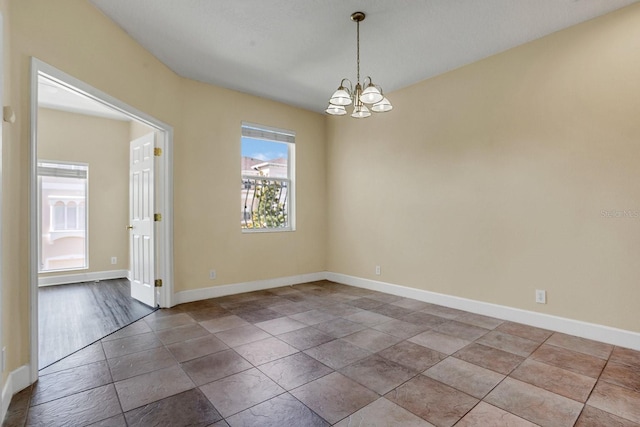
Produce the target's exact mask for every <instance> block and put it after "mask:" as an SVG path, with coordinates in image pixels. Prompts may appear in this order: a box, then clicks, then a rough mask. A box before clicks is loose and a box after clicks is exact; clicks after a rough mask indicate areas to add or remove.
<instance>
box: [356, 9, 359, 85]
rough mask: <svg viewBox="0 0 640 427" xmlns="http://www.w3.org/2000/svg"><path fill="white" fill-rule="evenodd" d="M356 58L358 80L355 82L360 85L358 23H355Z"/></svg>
mask: <svg viewBox="0 0 640 427" xmlns="http://www.w3.org/2000/svg"><path fill="white" fill-rule="evenodd" d="M356 46H357V47H356V57H357V61H356V65H357V67H356V68H357V70H358V80H357V82H358V83H360V21H356Z"/></svg>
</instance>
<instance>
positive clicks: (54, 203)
mask: <svg viewBox="0 0 640 427" xmlns="http://www.w3.org/2000/svg"><path fill="white" fill-rule="evenodd" d="M31 65H32V67H31V69H32V72H31V94H32V97H31V206H32V208H31V214H30V223H31V227H30V231H31V232H30V236H31V237H30V240H31V251H30V274H31V301H32V304H31V319H32V323H31V345H32V350H31V379H32V381H35V380H36V379H37V376H38V368H39V367H40V368H41V367H43V365H42V363H40V360H39V359H40V357H39V354H38V350H39V348H40V341H41V334H40V332H41V331H40V328H39V310H38V307H39V301H40V300H39V294H40V295H42V294H41V292H39V290H41V288H40V286H39V285H43V284H45V285H47V284H49V285H52V284H60V283H84V284H85V285H86V286H84V287H82V289H84V290H86V289H90V288H91V286H90V285H94V286H93V288H94V290H95V289H100V290H101V291H104V290H105V289H109V287H110V288H111V289H112V292H107V295H115V296H117V295H119V294H122V293H123V292H122V289H123V286H124V285H125V283H124V282H127V283H126V285H127V286H130V282H129V281H128V280H125V281H124V282H123V281H122V280H119V279H122V277H123V276H126V277H127V278H131V271H132V270H135V268H134V267H135V265H133V264H131V262H132V261H131V260H130V256H129V253H131V251H130V249H129V245H130V241H129V237H128V232H127V230H126V228H128V227H125V223H126V224H129V223H130V221H131V219H130V218H127V215H126V214H123V215H124V216H118V215H119V214H117V215H116V214H114V213H113V212H112V209H115V210H116V211H117V212H120V214H122V210H123V206H124V207H126V212H127V213H128V211H129V208H128V205H129V196H128V195H126V196H125V195H124V194H122V192H127V193H131V191H130V187H129V179H130V176H129V175H130V170H129V169H127V168H126V167H127V165H128V164H129V160H128V157H129V155H128V152H129V141H130V140H131V139H133V137H131V138H129V140H127V141H125V143H126V148H125V151H124V152H122V147H120V149H119V152H120V160H122V159H123V158H125V164H124V165H122V161H119V162H117V163H118V164H119V165H120V166H119V167H120V168H122V167H124V168H125V170H123V171H120V170H115V168H114V170H113V171H108V172H112V173H111V174H110V175H107V174H105V173H102V175H100V173H98V170H97V169H99V168H98V167H97V166H92V165H91V164H85V165H83V164H82V162H78V161H77V160H78V158H74V149H73V147H72V148H71V149H70V150H68V152H69V153H70V154H68V158H65V159H63V160H66V162H60V161H59V160H60V159H52V158H51V156H52V154H48V155H43V153H45V152H46V150H45V149H41V148H43V147H41V146H40V145H41V138H40V136H39V131H41V130H42V129H41V127H40V126H39V122H40V121H41V122H42V123H41V124H42V125H44V123H45V121H48V123H49V124H51V123H52V118H51V117H50V116H53V118H54V119H53V123H55V121H56V120H59V121H60V122H61V123H62V124H56V125H57V127H58V128H60V127H62V128H64V124H63V123H64V120H67V119H69V116H70V115H73V114H77V113H83V114H87V111H88V115H89V116H92V117H93V121H94V122H96V121H97V120H98V119H96V117H101V116H102V117H104V116H105V115H107V116H108V115H112V117H111V118H110V120H112V121H114V122H115V121H118V120H120V121H121V122H120V123H125V124H124V125H119V126H120V128H122V126H129V123H131V129H132V130H131V133H130V135H129V136H131V135H137V136H139V135H140V134H141V133H148V132H151V135H152V136H153V138H154V139H155V142H154V147H153V148H155V149H156V150H152V153H153V152H154V151H155V152H156V153H161V154H162V155H161V156H154V155H153V154H152V170H153V169H154V168H155V179H153V181H152V182H151V183H150V185H149V187H147V189H149V188H151V189H152V190H151V192H152V193H153V195H155V199H156V200H155V203H153V206H152V208H151V209H152V211H153V212H156V213H159V214H160V215H158V216H157V218H161V219H162V221H160V222H153V223H152V224H151V230H152V232H151V233H152V235H155V244H153V245H152V247H151V249H150V258H151V260H152V261H153V263H152V264H151V265H152V266H153V267H152V268H153V271H151V272H150V275H151V276H152V279H151V283H154V284H155V281H154V280H153V278H161V279H162V282H161V283H162V285H163V286H162V287H161V288H156V287H154V288H153V289H152V290H151V291H152V293H151V294H147V297H146V299H145V301H144V303H145V304H148V305H149V306H151V307H153V308H155V307H156V306H160V307H170V306H171V305H172V301H171V296H172V282H173V281H172V271H173V269H172V265H173V264H172V261H173V260H172V250H171V248H172V239H171V230H172V227H171V225H172V224H171V221H172V211H171V200H172V194H171V189H172V185H171V182H172V177H171V161H172V158H171V154H172V150H171V148H172V128H171V127H170V126H168V125H166V124H164V123H162V122H160V121H158V120H156V119H154V118H152V117H150V116H148V115H146V114H145V113H142V112H140V111H138V110H136V109H134V108H133V107H130V106H128V105H126V104H124V103H122V102H120V101H119V100H117V99H115V98H112V97H110V96H109V95H107V94H105V93H103V92H101V91H99V90H97V89H95V88H93V87H91V86H89V85H87V84H86V83H83V82H81V81H79V80H77V79H75V78H73V77H72V76H69V75H67V74H66V73H64V72H62V71H60V70H58V69H56V68H54V67H52V66H49V65H48V64H45V63H43V62H42V61H39V60H37V59H35V58H32V64H31ZM43 83H46V84H47V85H48V86H43ZM47 91H50V92H55V91H60V93H64V94H66V95H69V96H68V97H67V99H64V98H65V97H64V96H62V98H63V99H62V101H59V102H58V103H59V104H61V105H58V107H60V108H57V107H56V108H52V110H62V111H48V110H47V111H46V114H45V110H44V109H42V103H43V102H42V101H43V100H47V98H48V97H47V93H46V92H47ZM49 98H51V97H49ZM54 98H55V97H54ZM71 98H74V99H75V101H71V100H70V99H71ZM77 100H82V101H80V102H79V103H78V102H76V101H77ZM49 101H51V100H50V99H49ZM52 102H53V101H52ZM56 102H57V101H56ZM83 102H84V104H83ZM65 103H67V104H68V105H64V104H65ZM39 104H40V106H39ZM49 107H52V105H49ZM54 107H55V106H54ZM74 108H75V109H79V110H83V109H84V110H85V111H74ZM92 110H93V111H92ZM40 116H42V117H40ZM73 117H76V116H73ZM98 121H100V120H98ZM102 122H105V120H104V119H102V121H101V122H100V123H102ZM115 127H116V128H118V125H116V126H115ZM134 128H135V129H136V130H135V132H134V130H133V129H134ZM136 132H137V133H136ZM42 133H43V135H44V132H42ZM99 133H100V131H97V132H92V131H85V132H84V134H83V135H86V137H85V138H86V140H90V139H91V138H94V139H96V140H97V139H99V136H100V135H99ZM68 139H70V138H62V139H60V140H64V141H66V140H68ZM42 145H43V146H44V143H42ZM111 148H113V147H111ZM111 148H110V146H109V143H108V141H107V142H103V143H102V146H99V147H94V148H93V150H94V151H96V152H97V153H98V158H97V160H95V161H93V162H92V164H93V165H101V163H104V162H103V161H102V157H104V158H105V159H106V158H107V157H109V156H108V155H109V154H113V153H112V151H118V150H115V149H111ZM83 149H84V150H85V151H87V149H88V148H87V147H83ZM88 150H89V151H90V150H92V149H90V148H89V149H88ZM51 152H53V153H57V151H56V150H54V151H51V150H50V151H49V153H51ZM100 156H102V157H100ZM39 157H40V158H39ZM47 157H48V158H47ZM52 160H54V161H52ZM60 163H63V165H62V166H61V165H60ZM64 163H66V165H65V164H64ZM87 169H88V170H87ZM92 169H94V170H93V171H92ZM47 173H48V174H49V175H56V174H58V175H61V176H63V177H66V178H69V177H71V178H75V179H76V181H74V182H75V184H76V187H78V189H79V188H80V184H79V182H80V181H79V180H80V179H81V178H83V177H88V179H89V180H94V181H97V180H100V181H101V182H103V183H104V184H105V185H104V187H95V186H94V187H92V191H91V192H90V193H101V192H104V193H105V194H106V193H113V192H114V191H115V190H114V188H115V187H118V188H119V189H120V190H119V191H120V193H118V194H116V195H114V194H111V199H106V196H105V198H103V199H100V200H99V202H97V203H98V204H99V205H100V206H99V209H95V206H94V207H93V209H92V206H91V203H92V202H91V200H93V199H89V198H86V199H83V198H82V194H81V192H79V191H78V192H76V193H73V192H67V193H65V192H64V191H62V190H57V192H53V193H51V192H49V193H48V194H47V195H46V197H44V196H45V195H44V194H43V191H42V188H43V187H42V184H41V183H42V179H43V174H44V175H46V174H47ZM151 176H153V174H152V175H151ZM56 179H58V180H59V179H60V178H59V177H57V178H55V179H51V178H49V181H55V180H56ZM123 180H124V181H125V182H126V185H124V186H123V185H122V181H123ZM111 181H120V184H119V185H115V183H114V182H111ZM70 182H71V181H68V182H65V183H64V185H62V188H66V189H67V190H68V189H70V188H72V187H73V185H71V184H70ZM49 185H50V186H51V185H53V184H49ZM154 187H155V188H154ZM96 188H101V190H100V191H96ZM123 188H124V189H123ZM78 189H76V190H78ZM54 193H55V194H54ZM63 196H64V197H63ZM65 197H66V198H65ZM63 198H64V199H65V200H62V199H63ZM58 199H60V200H58ZM66 199H69V200H66ZM123 199H124V200H123ZM119 204H121V205H122V206H119V207H118V206H115V205H119ZM37 206H41V207H42V210H43V212H44V213H46V215H41V214H40V212H38V209H37V208H36V207H37ZM90 212H91V215H89V213H90ZM47 215H48V218H45V217H46V216H47ZM100 215H102V216H105V217H109V215H111V216H110V217H109V218H108V219H109V220H108V222H104V225H101V226H100V228H101V229H103V228H108V227H112V228H113V227H116V228H117V229H118V231H117V232H116V231H115V229H113V230H110V231H108V232H107V233H103V235H104V236H105V237H102V238H94V236H91V234H90V230H91V227H92V226H91V224H92V222H97V221H98V218H99V217H100ZM116 217H118V219H119V221H120V222H123V224H118V221H117V220H116V219H115V218H116ZM42 219H45V221H44V224H45V226H47V227H48V228H47V229H46V230H45V229H44V228H45V226H43V221H42ZM47 220H48V221H49V222H46V221H47ZM83 226H84V227H85V228H84V229H83ZM43 231H45V233H43ZM94 234H96V235H99V233H98V232H94ZM45 235H46V239H45V238H44V237H43V236H45ZM112 235H118V236H120V237H119V238H118V239H119V241H118V242H117V244H116V245H115V246H114V245H110V248H111V249H109V250H108V252H103V253H99V251H98V250H96V249H97V248H98V247H99V246H100V240H101V239H107V240H108V239H109V238H111V237H112ZM123 236H124V237H123ZM122 239H124V240H125V241H126V242H125V243H123V240H122ZM105 241H106V240H105ZM151 241H152V242H153V240H151ZM56 242H62V243H65V244H62V245H58V246H59V247H58V248H55V250H53V247H54V246H55V245H54V244H55V243H56ZM65 245H66V247H67V249H64V247H65ZM45 246H46V247H45ZM123 246H124V247H126V249H124V250H123ZM65 250H66V251H67V252H64V251H65ZM60 251H62V252H60ZM93 258H95V259H93ZM101 263H102V264H109V263H110V265H101ZM96 281H98V282H99V283H98V284H99V285H101V286H100V287H96V286H95V285H96V283H95V282H96ZM64 286H68V285H64ZM76 288H78V286H76ZM68 289H69V290H71V287H69V288H68ZM78 289H80V288H78ZM128 292H130V290H129V291H128ZM49 294H51V293H50V292H49ZM96 295H97V294H96V292H93V296H94V297H95V296H96ZM133 296H135V295H133ZM43 300H44V298H43ZM135 304H139V303H137V301H134V305H135ZM98 305H100V304H98ZM120 305H121V306H122V307H120V308H122V310H120V311H121V312H123V313H124V312H131V313H138V314H139V313H140V310H137V309H136V310H129V309H127V308H126V307H125V306H126V304H124V303H123V304H120ZM140 305H142V304H140ZM50 311H51V308H50V307H49V312H50ZM53 311H54V312H55V308H54V310H53ZM115 311H118V310H115ZM49 314H50V313H49ZM125 317H126V316H125ZM134 320H135V319H134ZM118 321H119V320H118ZM121 326H124V325H121ZM116 329H117V328H116ZM99 338H102V336H98V337H96V340H97V339H99ZM86 344H90V342H87V343H86Z"/></svg>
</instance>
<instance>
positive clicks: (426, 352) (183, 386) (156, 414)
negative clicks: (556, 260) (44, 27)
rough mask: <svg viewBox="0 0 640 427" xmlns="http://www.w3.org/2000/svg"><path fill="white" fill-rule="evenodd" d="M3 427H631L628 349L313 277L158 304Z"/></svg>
mask: <svg viewBox="0 0 640 427" xmlns="http://www.w3.org/2000/svg"><path fill="white" fill-rule="evenodd" d="M3 425H4V426H23V425H28V426H86V425H91V426H155V425H166V426H186V425H190V426H231V427H235V426H295V427H299V426H328V425H337V426H341V427H346V426H400V425H402V426H454V425H455V426H457V427H461V426H535V425H539V426H574V425H575V426H580V427H585V426H629V427H630V426H636V427H639V426H640V352H637V351H632V350H628V349H625V348H621V347H614V346H611V345H607V344H603V343H599V342H594V341H589V340H585V339H582V338H577V337H573V336H568V335H564V334H560V333H552V332H551V331H545V330H541V329H537V328H532V327H529V326H525V325H520V324H516V323H511V322H504V321H502V320H499V319H495V318H490V317H485V316H480V315H476V314H472V313H467V312H463V311H459V310H454V309H450V308H446V307H441V306H436V305H432V304H427V303H423V302H420V301H416V300H411V299H406V298H400V297H396V296H393V295H388V294H383V293H379V292H373V291H369V290H365V289H359V288H353V287H348V286H344V285H339V284H335V283H331V282H314V283H308V284H303V285H297V286H293V287H284V288H276V289H271V290H268V291H259V292H252V293H246V294H241V295H234V296H228V297H223V298H217V299H210V300H206V301H198V302H194V303H189V304H183V305H180V306H178V307H175V308H172V309H166V310H160V311H157V312H155V313H153V314H151V315H149V316H147V317H146V318H144V319H142V320H140V321H138V322H136V323H134V324H132V325H130V326H128V327H126V328H124V329H122V330H120V331H118V332H116V333H115V334H112V335H110V336H108V337H106V338H104V339H103V340H102V341H100V342H97V343H95V344H93V345H91V346H89V347H87V348H85V349H84V350H81V351H80V352H78V353H76V354H74V355H72V356H70V357H68V358H66V359H63V360H62V361H60V362H58V363H56V364H54V365H52V366H50V367H48V368H46V369H44V370H43V371H41V376H40V379H39V381H38V382H37V383H36V384H35V385H34V386H33V387H31V388H29V389H27V390H24V391H23V392H21V393H19V394H17V395H16V396H14V398H13V400H12V402H11V407H10V409H9V413H8V416H7V418H6V419H5V421H4V424H3Z"/></svg>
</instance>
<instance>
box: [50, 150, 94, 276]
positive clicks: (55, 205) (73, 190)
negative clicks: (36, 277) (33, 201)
mask: <svg viewBox="0 0 640 427" xmlns="http://www.w3.org/2000/svg"><path fill="white" fill-rule="evenodd" d="M88 177H89V165H87V164H80V163H60V162H53V161H39V162H38V193H39V194H40V197H39V198H40V200H39V205H40V209H38V211H39V215H40V219H39V220H40V229H41V231H42V232H41V234H40V248H39V249H40V250H39V251H38V252H39V257H40V262H39V265H40V269H39V272H47V271H62V270H80V269H85V268H87V267H88V245H87V239H88V237H89V233H88V230H87V223H88V222H89V219H88V218H87V212H88V211H87V204H88V203H89V200H88V198H87V188H88Z"/></svg>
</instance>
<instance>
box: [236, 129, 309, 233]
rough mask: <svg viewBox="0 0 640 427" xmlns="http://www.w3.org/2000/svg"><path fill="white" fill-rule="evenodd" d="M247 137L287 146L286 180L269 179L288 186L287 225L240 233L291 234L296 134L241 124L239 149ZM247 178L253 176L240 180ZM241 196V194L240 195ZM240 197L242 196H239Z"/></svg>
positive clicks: (243, 229)
mask: <svg viewBox="0 0 640 427" xmlns="http://www.w3.org/2000/svg"><path fill="white" fill-rule="evenodd" d="M243 137H248V138H252V139H263V140H265V141H270V142H278V143H284V144H287V178H286V179H285V178H276V177H269V180H272V181H286V182H287V183H288V184H289V186H288V189H287V191H288V195H287V197H288V199H289V201H288V203H287V218H288V223H287V226H286V227H277V228H275V227H274V228H242V225H241V226H240V229H241V230H242V233H247V234H251V233H281V232H291V231H295V230H296V179H295V177H296V173H295V172H296V171H295V164H296V162H295V151H296V150H295V147H296V145H295V139H296V134H295V132H294V131H291V130H287V129H279V128H275V127H272V126H265V125H260V124H255V123H249V122H242V125H241V136H240V149H241V150H242V138H243ZM245 178H249V179H255V178H256V176H255V175H242V176H241V180H242V179H245ZM241 195H242V193H241ZM241 197H242V196H241Z"/></svg>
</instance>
